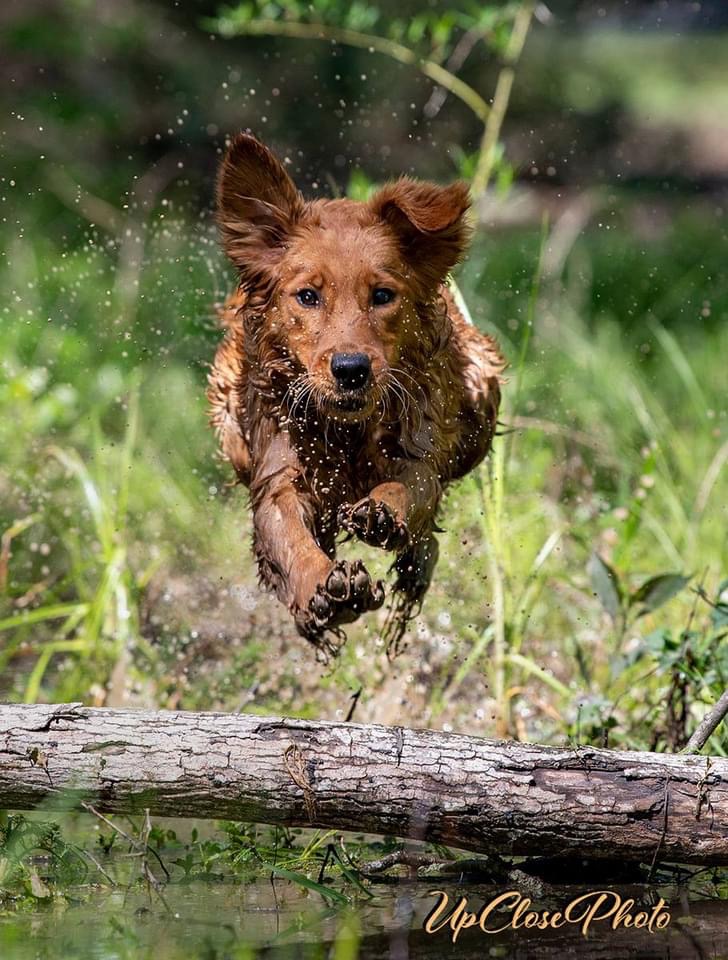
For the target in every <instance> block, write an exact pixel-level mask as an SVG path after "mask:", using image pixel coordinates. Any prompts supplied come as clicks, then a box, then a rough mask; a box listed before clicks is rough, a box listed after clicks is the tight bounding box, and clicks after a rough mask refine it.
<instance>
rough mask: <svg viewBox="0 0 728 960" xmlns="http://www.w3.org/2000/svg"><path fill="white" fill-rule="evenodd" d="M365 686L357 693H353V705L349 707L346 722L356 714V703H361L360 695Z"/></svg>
mask: <svg viewBox="0 0 728 960" xmlns="http://www.w3.org/2000/svg"><path fill="white" fill-rule="evenodd" d="M363 689H364V687H359V689H358V690H357V691H356V693H353V694H352V695H351V706H350V707H349V712H348V713H347V714H346V723H349V722H350V720H351V718H352V717H353V716H354V711H355V710H356V705H357V704H358V703H359V697H360V696H361V692H362V690H363Z"/></svg>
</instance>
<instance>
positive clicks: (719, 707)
mask: <svg viewBox="0 0 728 960" xmlns="http://www.w3.org/2000/svg"><path fill="white" fill-rule="evenodd" d="M726 716H728V690H726V691H725V692H724V694H723V696H722V697H721V698H720V699H719V700H718V702H717V703H716V705H715V706H714V707H713V709H712V710H709V711H708V712H707V713H706V714H705V716H704V717H703V719H702V720H701V721H700V723H699V724H698V726H697V729H696V730H695V732H694V733H693V735H692V736H691V737H690V739H689V740H688V742H687V743H686V744H685V747H684V749H683V750H682V751H681V753H699V752H700V751H701V750H702V749H703V747H704V746H705V744H706V743H707V742H708V738H709V737H710V736H711V735H712V734H713V733H714V732H715V730H716V729H717V728H718V725H719V724H720V723H721V722H722V721H723V720H724V719H725V717H726Z"/></svg>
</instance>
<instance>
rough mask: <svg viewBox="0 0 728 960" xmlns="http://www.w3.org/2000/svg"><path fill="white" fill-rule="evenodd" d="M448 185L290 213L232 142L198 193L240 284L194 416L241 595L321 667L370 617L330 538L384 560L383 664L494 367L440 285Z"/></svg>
mask: <svg viewBox="0 0 728 960" xmlns="http://www.w3.org/2000/svg"><path fill="white" fill-rule="evenodd" d="M468 206H469V198H468V189H467V186H466V185H465V184H464V183H463V182H456V183H453V184H451V185H449V186H438V185H436V184H434V183H428V182H423V181H418V180H414V179H411V178H409V177H401V178H400V179H398V180H396V181H394V182H391V183H389V184H387V185H386V186H384V187H382V188H381V189H380V190H378V191H377V192H376V193H374V195H373V196H372V197H371V199H370V200H368V201H366V202H357V201H353V200H349V199H333V200H330V199H319V200H313V201H307V200H305V199H304V198H303V196H302V195H301V193H300V192H299V191H298V189H297V188H296V186H295V185H294V183H293V181H292V179H291V178H290V176H289V175H288V173H287V172H286V170H285V168H284V166H283V164H282V163H281V162H280V161H279V160H278V159H277V158H276V156H275V155H274V154H273V153H272V152H271V151H270V150H269V149H268V148H267V147H266V146H265V145H264V144H262V143H261V142H260V141H258V140H257V139H255V138H254V137H253V136H250V135H248V134H245V133H241V134H239V135H237V136H236V137H235V138H234V139H233V140H232V142H231V143H230V144H229V146H228V148H227V152H226V154H225V156H224V159H223V160H222V163H221V165H220V169H219V173H218V178H217V220H218V226H219V230H220V235H221V240H222V244H223V247H224V250H225V252H226V254H227V256H228V257H229V259H230V260H231V261H232V263H233V265H234V266H235V268H236V270H237V272H238V276H239V287H238V289H237V291H236V292H235V293H234V294H233V295H232V296H231V297H230V298H229V299H228V301H227V302H226V304H225V305H224V306H223V308H222V309H221V319H222V324H223V327H224V330H225V332H224V337H223V339H222V341H221V343H220V345H219V347H218V350H217V353H216V356H215V360H214V363H213V365H212V369H211V373H210V375H209V388H208V399H209V402H210V419H211V422H212V425H213V426H214V428H215V430H216V432H217V434H218V437H219V442H220V446H221V449H222V453H223V455H224V457H225V458H226V459H228V460H229V461H230V462H231V463H232V466H233V467H234V469H235V472H236V474H237V477H238V479H239V480H240V482H242V483H243V484H244V485H245V486H246V487H247V488H248V489H249V492H250V500H251V505H252V512H253V527H254V534H253V542H254V552H255V556H256V559H257V564H258V570H259V576H260V581H261V583H262V585H264V586H265V587H267V588H269V589H270V590H272V591H273V592H274V593H275V594H276V595H277V597H278V598H279V600H281V601H282V602H283V603H284V604H285V605H286V606H287V607H288V609H289V611H290V612H291V614H292V615H293V618H294V621H295V624H296V627H297V629H298V631H299V633H300V634H301V635H302V636H303V637H305V638H307V639H308V640H309V641H311V642H312V643H314V644H315V645H316V646H317V647H318V648H319V650H323V651H326V653H327V654H329V653H335V652H336V650H338V648H339V646H340V644H341V642H343V640H344V639H345V635H344V633H343V631H342V626H343V625H345V624H347V623H351V622H352V621H354V620H355V619H356V618H357V617H358V616H359V615H360V614H362V613H364V612H366V611H370V610H375V609H377V608H378V607H380V606H381V605H382V604H383V602H384V599H385V591H384V585H383V583H382V581H376V582H375V581H373V580H372V578H371V577H370V575H369V573H368V572H367V570H366V568H365V567H364V565H363V563H362V562H360V561H354V562H347V561H345V560H337V559H336V543H337V537H339V535H340V534H342V533H343V534H345V535H347V536H348V537H358V538H359V539H360V540H361V541H363V542H365V543H367V544H370V545H373V546H375V547H380V548H382V549H383V550H387V551H391V552H392V553H393V555H394V562H393V565H392V568H391V572H392V573H393V575H394V577H393V584H392V596H393V599H392V604H391V608H390V612H389V616H388V618H387V621H386V625H385V627H384V630H383V634H382V635H383V636H384V637H385V639H386V641H387V647H388V650H390V651H391V650H392V649H397V648H398V647H399V644H400V641H401V639H402V637H403V635H404V632H405V628H406V625H407V622H408V621H409V620H410V619H411V617H412V616H414V615H415V613H416V612H417V611H418V610H419V608H420V605H421V603H422V599H423V597H424V595H425V593H426V591H427V588H428V586H429V584H430V580H431V577H432V573H433V569H434V566H435V563H436V560H437V553H438V549H437V540H436V538H435V532H436V530H437V529H438V528H437V526H436V515H437V512H438V506H439V504H440V501H441V498H442V495H443V492H444V490H445V489H446V487H447V486H448V484H450V483H452V482H453V481H454V480H457V479H458V478H460V477H463V476H464V475H465V474H467V473H468V472H469V471H470V470H472V469H473V468H474V467H475V466H476V465H477V464H478V463H480V462H481V461H482V460H483V458H484V457H485V456H486V454H487V453H488V451H489V449H490V447H491V442H492V439H493V436H494V433H495V428H496V419H497V416H498V408H499V404H500V387H501V383H502V371H503V369H504V360H503V357H502V355H501V353H500V351H499V349H498V346H497V344H496V342H495V341H494V339H493V338H491V337H489V336H486V335H484V334H482V333H481V332H479V331H478V330H477V329H476V328H475V327H474V326H473V325H472V324H470V323H468V322H467V321H466V319H465V318H464V317H463V314H462V312H461V311H460V310H459V309H458V307H457V305H456V302H455V299H454V297H453V296H452V294H451V292H450V290H449V289H448V286H447V282H446V278H447V276H448V274H449V272H450V270H451V269H452V267H453V266H454V265H455V264H456V263H457V262H458V261H459V260H460V259H461V258H462V256H463V254H464V252H465V249H466V247H467V244H468V240H469V234H470V230H469V227H468V224H467V220H466V213H467V210H468Z"/></svg>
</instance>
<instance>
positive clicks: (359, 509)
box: [339, 461, 442, 656]
mask: <svg viewBox="0 0 728 960" xmlns="http://www.w3.org/2000/svg"><path fill="white" fill-rule="evenodd" d="M393 475H394V477H396V479H393V480H389V481H387V482H385V483H380V484H378V485H377V486H376V487H374V488H373V489H372V490H371V491H370V493H369V496H368V497H365V498H364V499H363V500H360V501H359V503H355V504H353V505H348V504H347V505H345V506H344V507H342V509H341V510H340V511H339V523H340V525H341V526H342V527H343V528H344V529H346V530H348V531H349V532H351V533H354V534H355V535H356V536H358V537H359V539H361V540H363V541H365V542H366V543H369V544H372V545H374V546H378V547H382V548H383V549H385V550H394V551H396V553H397V559H396V560H395V562H394V564H393V566H392V570H393V572H394V573H395V575H396V579H395V582H394V586H393V593H392V606H391V609H390V611H389V614H388V616H387V622H386V624H385V626H384V630H383V633H382V637H383V639H384V640H385V641H386V644H387V653H388V655H389V656H396V655H397V653H399V650H400V644H401V641H402V637H403V636H404V633H405V630H406V629H407V624H408V623H409V621H410V620H411V618H412V617H413V616H415V615H416V614H417V612H418V611H419V608H420V606H421V604H422V600H423V598H424V596H425V594H426V593H427V588H428V587H429V585H430V581H431V579H432V573H433V571H434V569H435V564H436V563H437V556H438V545H437V540H436V539H435V537H434V534H433V530H434V528H435V513H436V511H437V505H438V503H439V501H440V496H441V495H442V484H441V482H440V479H439V477H438V476H437V473H436V472H435V470H434V469H433V468H432V467H431V466H430V465H429V464H426V463H423V462H421V461H420V462H416V461H409V462H406V463H400V464H399V465H397V468H396V469H395V470H394V471H393Z"/></svg>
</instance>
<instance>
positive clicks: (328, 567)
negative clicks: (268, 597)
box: [251, 437, 384, 645]
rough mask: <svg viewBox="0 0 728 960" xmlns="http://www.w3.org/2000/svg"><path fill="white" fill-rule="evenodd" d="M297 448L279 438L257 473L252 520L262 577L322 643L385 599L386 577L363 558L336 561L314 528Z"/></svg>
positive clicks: (298, 622) (298, 621) (302, 628)
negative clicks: (374, 573) (378, 576)
mask: <svg viewBox="0 0 728 960" xmlns="http://www.w3.org/2000/svg"><path fill="white" fill-rule="evenodd" d="M299 477H300V471H299V470H298V469H297V466H296V460H295V453H294V452H293V451H292V450H291V448H290V446H289V445H288V443H287V441H286V440H285V439H284V438H283V437H278V438H276V439H275V440H274V441H273V442H272V443H271V444H270V446H269V448H268V451H267V453H266V455H265V456H264V457H263V459H262V463H261V464H260V469H259V471H258V472H257V474H256V476H255V477H254V481H253V485H252V487H251V492H252V494H253V525H254V530H255V553H256V556H257V558H258V564H259V570H260V575H261V579H262V580H263V581H264V583H265V584H266V585H267V586H269V587H271V588H272V589H273V590H274V591H275V593H276V594H277V596H278V598H279V599H280V600H281V601H282V602H283V603H285V604H286V605H287V606H288V608H289V609H290V611H291V612H292V613H293V615H294V618H295V622H296V626H297V628H298V631H299V633H301V634H302V635H303V636H305V637H306V638H307V639H309V640H311V641H312V642H314V643H317V644H319V645H320V644H321V641H322V640H323V638H324V637H325V634H326V632H327V631H334V632H336V628H337V627H339V626H340V625H341V624H344V623H351V621H353V620H356V618H357V617H358V616H359V614H361V613H363V612H365V611H367V610H374V609H376V608H377V607H380V606H381V605H382V603H383V602H384V587H383V585H382V583H381V581H377V582H376V583H375V582H373V581H372V579H371V577H370V576H369V574H368V572H367V570H366V569H365V567H364V565H363V564H362V563H361V562H360V561H354V562H352V563H349V562H346V561H338V562H335V561H333V560H332V559H331V558H330V557H329V556H328V555H327V554H326V553H325V552H324V551H323V550H322V549H321V547H320V546H319V544H318V543H317V541H316V539H315V537H314V533H313V512H314V511H313V506H312V504H311V503H310V501H309V499H308V498H307V496H306V495H305V493H302V492H301V491H300V489H299V486H298V485H297V479H298V478H299Z"/></svg>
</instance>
